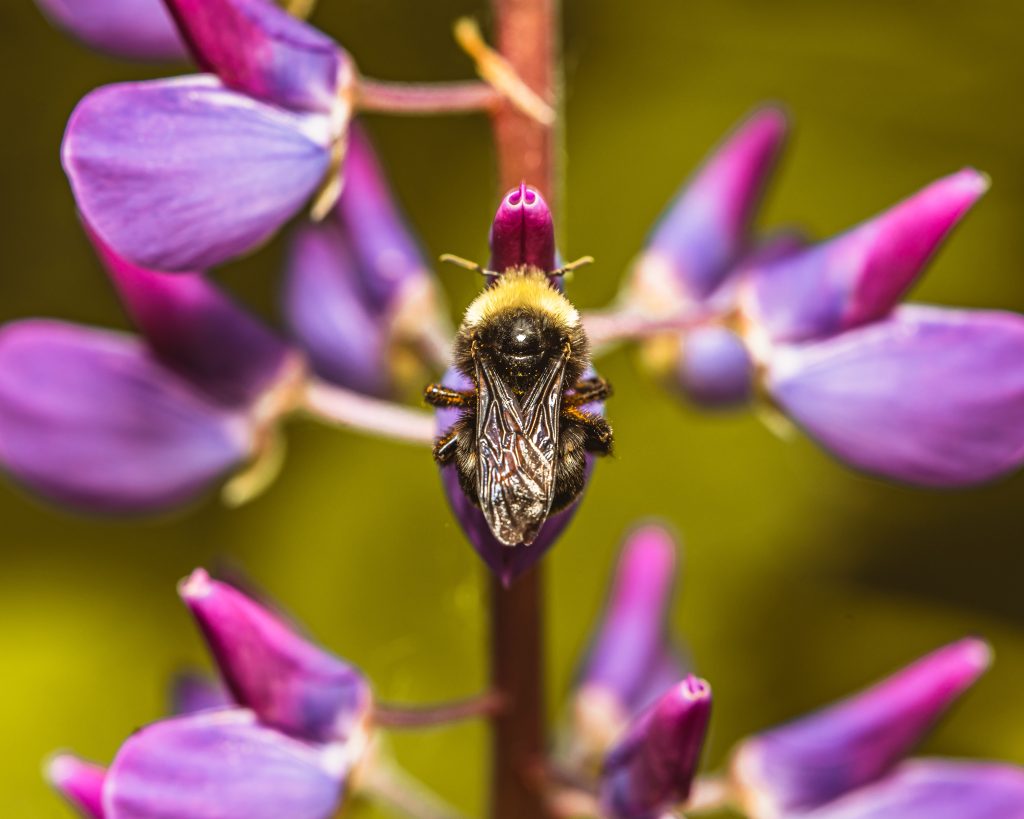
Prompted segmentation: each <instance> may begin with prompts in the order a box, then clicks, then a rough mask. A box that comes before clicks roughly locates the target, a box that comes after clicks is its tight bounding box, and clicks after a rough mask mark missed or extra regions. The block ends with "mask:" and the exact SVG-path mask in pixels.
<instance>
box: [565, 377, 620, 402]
mask: <svg viewBox="0 0 1024 819" xmlns="http://www.w3.org/2000/svg"><path fill="white" fill-rule="evenodd" d="M611 394H612V385H611V384H609V383H608V382H607V381H605V380H604V379H603V378H598V377H596V376H595V377H594V378H584V379H582V380H580V381H577V382H576V386H574V387H573V392H572V394H570V395H567V396H566V397H565V406H567V407H582V406H583V405H584V404H592V403H594V402H595V401H604V400H605V399H606V398H610V397H611Z"/></svg>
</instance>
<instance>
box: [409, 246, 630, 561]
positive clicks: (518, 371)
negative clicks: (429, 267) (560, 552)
mask: <svg viewBox="0 0 1024 819" xmlns="http://www.w3.org/2000/svg"><path fill="white" fill-rule="evenodd" d="M448 259H449V261H456V262H458V263H460V264H463V265H464V266H469V267H472V268H473V269H478V268H476V266H475V265H471V264H470V263H464V262H462V260H457V259H454V258H452V257H448ZM587 261H590V260H589V259H582V260H580V262H577V263H575V264H573V265H569V266H567V267H565V268H562V269H561V270H558V271H555V272H554V273H547V272H545V271H543V270H541V269H539V268H536V267H517V268H513V269H510V270H507V271H504V272H503V273H501V274H500V275H499V274H497V273H494V272H492V271H483V270H481V271H480V272H482V273H484V274H485V275H488V276H492V277H493V278H492V280H491V282H490V284H489V286H488V287H487V288H486V289H485V290H484V291H483V292H482V293H481V294H480V295H479V296H477V298H476V299H475V300H474V301H473V302H472V303H471V304H470V305H469V308H468V309H467V310H466V315H465V318H464V319H463V322H462V325H461V326H460V328H459V331H458V334H457V336H456V340H455V347H454V366H455V368H456V369H457V370H458V371H459V372H460V373H462V374H463V375H464V376H465V377H466V378H467V379H468V380H469V381H471V382H472V384H473V388H472V389H469V390H453V389H449V388H448V387H445V386H443V385H441V384H431V385H430V386H428V387H427V388H426V391H425V398H426V401H427V403H429V404H432V405H433V406H435V407H455V408H458V409H460V410H461V414H460V416H459V418H458V420H457V421H456V423H455V424H454V426H453V427H452V428H451V430H450V431H449V432H448V433H447V434H446V435H443V436H442V437H440V438H439V439H438V440H437V442H436V444H435V446H434V458H435V459H436V460H437V462H438V463H439V464H441V465H442V466H446V465H449V464H453V463H454V465H455V467H456V468H457V470H458V476H459V483H460V485H461V487H462V491H463V492H465V494H466V496H467V497H468V498H469V499H470V501H472V502H473V503H474V504H475V505H477V506H479V507H480V509H481V511H482V512H483V515H484V518H485V519H486V520H487V524H488V526H489V527H490V529H491V531H492V532H493V534H494V536H495V538H497V540H498V541H500V542H501V543H503V544H505V545H506V546H516V545H518V544H530V543H532V542H533V540H534V539H535V538H536V536H537V533H538V532H539V531H540V528H541V526H542V525H543V524H544V521H545V520H546V519H547V518H548V516H549V515H551V514H554V513H555V512H558V511H560V510H561V509H564V508H565V507H567V506H568V505H569V504H571V503H572V502H573V501H574V500H575V499H576V498H577V497H578V496H579V494H580V492H582V491H583V486H584V482H585V477H586V453H593V454H595V455H608V454H610V452H611V449H612V430H611V427H610V426H609V425H608V422H607V421H605V420H604V418H602V417H601V416H599V415H595V414H594V413H591V412H588V411H586V410H585V409H583V407H585V406H586V405H587V404H591V403H594V402H596V401H603V400H604V399H605V398H608V397H609V395H611V388H610V386H609V384H608V383H607V382H606V381H604V380H602V379H600V378H596V377H590V378H584V377H583V376H584V374H585V373H586V372H587V370H588V368H589V366H590V350H589V345H588V343H587V336H586V334H585V332H584V330H583V325H582V322H581V320H580V314H579V312H578V311H577V310H576V308H575V307H573V306H572V304H571V303H570V302H569V300H568V299H566V297H565V296H564V295H562V293H561V292H559V290H558V289H556V287H555V284H554V281H555V279H554V278H553V277H556V276H559V275H561V274H562V273H564V272H566V271H567V270H569V269H572V268H573V267H576V266H578V265H579V264H581V263H585V262H587Z"/></svg>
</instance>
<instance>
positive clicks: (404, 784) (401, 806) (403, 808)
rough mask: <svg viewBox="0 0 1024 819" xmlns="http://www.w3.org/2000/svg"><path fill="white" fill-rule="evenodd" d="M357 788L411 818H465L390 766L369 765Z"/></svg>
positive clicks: (422, 786) (383, 764) (386, 764)
mask: <svg viewBox="0 0 1024 819" xmlns="http://www.w3.org/2000/svg"><path fill="white" fill-rule="evenodd" d="M360 788H361V790H362V791H363V792H365V793H366V794H367V795H368V796H370V797H372V798H373V799H375V800H377V801H379V802H381V803H383V804H385V805H388V806H390V807H391V808H393V809H394V810H396V811H398V812H399V813H402V814H404V815H405V816H408V817H410V819H465V817H463V815H462V814H461V813H459V812H458V811H457V810H455V808H453V807H451V806H450V805H448V804H447V803H445V802H444V801H442V800H441V799H440V798H439V797H438V796H437V795H435V794H434V793H432V792H431V791H429V790H427V788H426V787H424V785H423V784H422V783H421V782H420V781H419V780H417V779H413V778H412V777H411V776H409V775H408V774H407V773H406V772H405V771H403V770H402V769H401V768H398V767H397V766H395V765H392V764H390V763H380V764H377V765H373V766H371V767H370V768H369V769H368V770H367V771H366V772H365V773H364V774H363V779H362V780H361V782H360Z"/></svg>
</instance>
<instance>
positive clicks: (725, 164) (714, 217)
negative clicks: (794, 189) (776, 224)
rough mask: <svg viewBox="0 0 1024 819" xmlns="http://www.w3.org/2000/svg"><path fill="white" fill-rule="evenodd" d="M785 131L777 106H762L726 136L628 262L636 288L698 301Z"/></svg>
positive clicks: (734, 239) (711, 283)
mask: <svg viewBox="0 0 1024 819" xmlns="http://www.w3.org/2000/svg"><path fill="white" fill-rule="evenodd" d="M785 136H786V118H785V116H784V115H783V113H782V112H781V111H779V110H777V109H774V108H765V109H763V110H761V111H758V112H756V113H754V114H753V115H752V116H751V117H749V118H748V119H747V120H746V121H745V122H743V123H742V124H740V126H739V127H738V128H737V129H736V131H735V132H734V133H733V134H732V135H730V136H729V137H727V138H726V140H725V142H724V143H723V144H722V145H720V146H719V147H718V148H717V149H716V150H715V151H714V153H712V154H711V156H710V157H709V158H708V159H707V160H706V161H705V163H704V165H703V167H701V168H700V169H699V170H698V171H697V173H696V174H695V175H694V176H693V177H692V178H691V179H690V180H689V181H688V182H687V183H686V185H685V186H684V187H683V189H682V190H681V191H680V193H679V194H678V196H677V197H676V199H675V200H674V201H673V202H672V204H671V205H669V207H668V209H667V210H666V211H665V213H664V214H663V215H662V217H661V220H660V221H659V223H658V225H657V227H656V228H655V229H654V232H653V233H652V234H651V236H650V238H649V240H648V244H647V249H646V250H645V252H644V254H643V256H642V257H641V259H640V261H639V263H638V265H637V268H636V273H635V274H636V276H637V277H638V282H637V284H638V286H639V287H641V288H645V289H650V290H652V291H659V292H661V291H667V292H668V293H673V294H674V295H675V296H676V298H675V299H673V300H670V301H677V300H678V299H679V298H680V297H682V298H683V299H687V300H696V301H700V300H703V299H704V298H706V297H707V296H709V295H710V294H711V293H712V292H713V291H714V290H715V289H716V288H718V286H719V285H721V284H722V283H723V282H724V281H725V279H726V277H727V276H728V274H729V271H730V270H731V269H732V267H733V266H734V265H735V263H736V262H737V261H738V260H739V259H740V257H741V256H742V254H743V253H744V252H745V251H746V250H747V246H748V244H749V241H750V238H749V231H750V225H751V222H752V221H753V218H754V215H755V213H756V210H757V206H758V204H759V203H760V200H761V196H762V193H763V191H764V188H765V186H766V184H767V182H768V178H769V176H770V175H771V172H772V169H773V168H774V166H775V163H776V160H777V158H778V156H779V153H780V152H781V149H782V145H783V142H784V140H785ZM663 279H664V281H663ZM666 306H667V307H674V305H672V304H668V305H665V304H662V305H661V307H662V309H665V308H666Z"/></svg>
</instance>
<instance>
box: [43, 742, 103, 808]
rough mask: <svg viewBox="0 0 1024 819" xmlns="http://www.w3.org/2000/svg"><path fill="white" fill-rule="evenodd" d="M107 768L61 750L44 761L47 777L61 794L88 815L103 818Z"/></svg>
mask: <svg viewBox="0 0 1024 819" xmlns="http://www.w3.org/2000/svg"><path fill="white" fill-rule="evenodd" d="M106 775H107V772H106V770H105V769H104V768H101V767H100V766H99V765H93V764H91V763H89V762H83V761H82V760H81V759H79V758H78V757H76V756H72V755H71V754H60V755H58V756H55V757H54V758H53V759H51V760H50V761H49V762H48V763H47V765H46V778H47V779H48V780H49V781H50V784H51V785H53V787H55V788H56V789H57V790H58V791H60V794H61V796H63V797H64V798H65V799H66V800H67V801H68V803H69V804H71V805H72V806H73V807H74V808H76V809H77V810H78V812H79V813H80V814H81V815H82V816H84V817H87V819H104V813H103V782H104V779H105V778H106Z"/></svg>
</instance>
